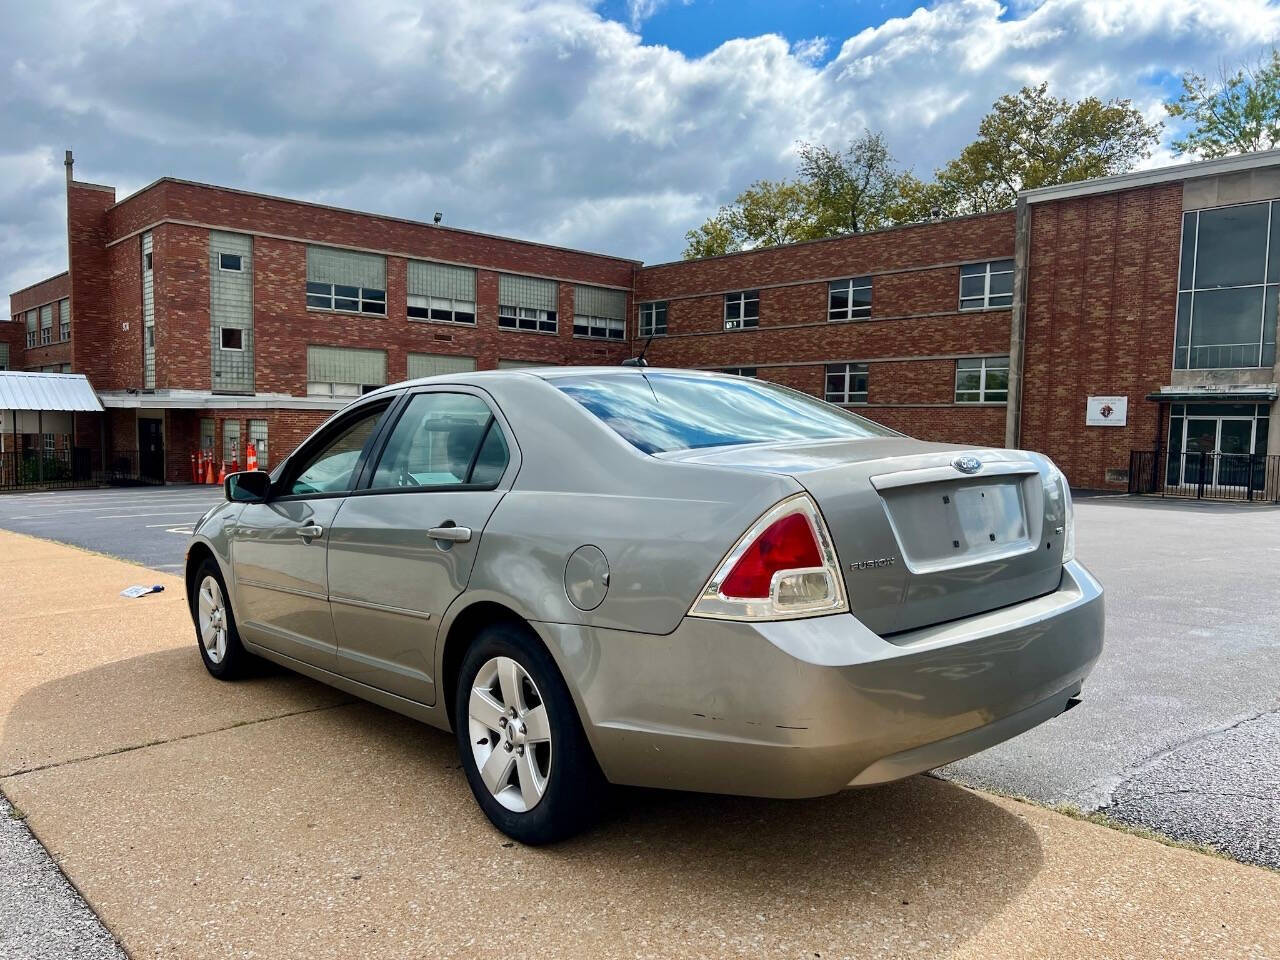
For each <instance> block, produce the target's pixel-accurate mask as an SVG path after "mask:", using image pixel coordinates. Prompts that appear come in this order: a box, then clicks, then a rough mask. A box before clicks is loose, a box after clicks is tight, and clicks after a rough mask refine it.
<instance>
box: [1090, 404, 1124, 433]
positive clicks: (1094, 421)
mask: <svg viewBox="0 0 1280 960" xmlns="http://www.w3.org/2000/svg"><path fill="white" fill-rule="evenodd" d="M1128 418H1129V398H1128V397H1090V398H1089V399H1088V402H1087V403H1086V405H1085V412H1084V425H1085V426H1086V427H1123V426H1124V425H1125V423H1126V422H1127V421H1128Z"/></svg>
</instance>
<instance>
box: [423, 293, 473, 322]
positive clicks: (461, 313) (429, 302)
mask: <svg viewBox="0 0 1280 960" xmlns="http://www.w3.org/2000/svg"><path fill="white" fill-rule="evenodd" d="M408 313H409V316H410V317H411V318H412V319H414V320H440V321H443V322H444V323H469V324H474V323H475V322H476V305H475V302H474V301H472V300H449V299H446V298H444V297H421V296H417V295H415V294H412V293H411V294H409V304H408Z"/></svg>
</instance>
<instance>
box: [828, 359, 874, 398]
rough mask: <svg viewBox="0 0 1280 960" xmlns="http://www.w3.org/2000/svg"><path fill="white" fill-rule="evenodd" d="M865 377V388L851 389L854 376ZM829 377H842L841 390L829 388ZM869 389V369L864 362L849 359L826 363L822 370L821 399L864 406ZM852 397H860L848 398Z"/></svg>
mask: <svg viewBox="0 0 1280 960" xmlns="http://www.w3.org/2000/svg"><path fill="white" fill-rule="evenodd" d="M859 376H861V377H866V378H867V389H866V390H854V389H852V384H853V378H854V377H859ZM831 377H842V378H843V381H844V387H843V389H841V390H836V391H833V390H832V389H831ZM870 391H871V369H870V366H869V365H868V364H866V363H862V362H860V361H857V360H850V361H848V362H846V363H828V364H827V365H826V366H825V367H824V368H823V371H822V399H823V400H826V401H827V403H834V404H837V405H839V406H842V407H844V406H864V405H866V403H867V398H868V397H869V396H870ZM852 397H861V399H850V398H852Z"/></svg>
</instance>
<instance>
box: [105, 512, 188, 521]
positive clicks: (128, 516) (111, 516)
mask: <svg viewBox="0 0 1280 960" xmlns="http://www.w3.org/2000/svg"><path fill="white" fill-rule="evenodd" d="M192 512H193V511H191V510H156V511H153V512H151V513H108V514H104V515H102V516H100V517H94V518H93V519H95V520H133V519H135V518H137V517H189V516H191V514H192Z"/></svg>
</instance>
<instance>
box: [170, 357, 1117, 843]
mask: <svg viewBox="0 0 1280 960" xmlns="http://www.w3.org/2000/svg"><path fill="white" fill-rule="evenodd" d="M226 495H227V502H226V503H223V504H220V505H218V506H217V507H215V508H214V509H212V510H211V511H210V512H209V513H208V514H207V515H206V516H205V517H204V518H203V519H202V520H201V521H200V522H199V523H198V524H197V525H196V528H195V534H194V536H193V538H192V540H191V544H190V547H189V549H188V552H187V563H186V583H187V595H188V598H189V601H190V607H191V614H192V618H193V620H194V622H195V627H196V634H197V637H198V640H199V650H200V655H201V657H202V658H203V659H204V663H205V666H206V667H207V668H208V670H209V672H210V673H212V674H213V675H214V676H215V677H219V678H222V679H231V678H233V677H236V676H240V675H242V674H243V673H244V672H245V671H246V669H248V668H250V667H251V664H252V660H253V659H254V658H255V657H265V658H267V659H269V660H273V661H275V662H277V663H280V664H283V665H284V666H286V667H288V668H290V669H292V670H296V671H298V672H299V673H303V674H306V675H308V676H311V677H314V678H316V679H318V680H321V681H323V682H325V683H329V684H332V685H333V686H335V687H339V688H341V689H343V690H346V691H348V692H350V693H353V694H355V695H357V696H360V697H364V698H366V699H368V700H371V701H373V702H374V703H378V704H381V705H383V706H385V707H388V708H390V709H392V710H396V711H399V712H401V713H404V714H407V715H409V716H412V717H416V718H418V719H420V720H423V721H425V722H426V723H429V724H432V725H434V726H437V727H441V728H445V729H451V730H452V731H453V732H454V734H455V735H456V737H457V741H458V751H459V755H460V757H461V760H462V765H463V768H464V770H465V771H466V775H467V779H468V780H469V781H470V785H471V788H472V790H473V792H474V794H475V797H476V800H477V801H478V802H479V804H480V806H481V808H482V809H483V810H484V812H485V814H486V815H487V816H488V817H489V819H490V820H491V821H492V822H493V823H494V825H495V826H496V827H497V828H498V829H499V830H502V831H503V832H504V833H506V834H508V835H509V836H511V837H513V838H515V839H517V840H520V841H523V842H526V843H545V842H549V841H553V840H556V839H559V838H562V837H565V836H567V835H569V834H571V833H573V832H574V831H576V830H579V829H581V828H582V826H583V825H584V824H586V823H588V822H589V821H590V819H591V816H592V814H593V813H594V812H595V811H597V810H598V809H599V808H600V802H599V801H600V799H601V796H602V791H603V790H604V788H605V786H606V784H608V783H615V784H637V785H644V786H649V787H667V788H672V789H679V790H701V791H712V792H721V793H737V794H749V795H755V796H765V797H810V796H816V795H821V794H827V793H832V792H835V791H837V790H841V789H843V788H845V787H849V786H853V787H861V786H867V785H871V784H877V783H883V782H886V781H889V780H894V779H897V778H900V777H905V776H908V775H910V774H913V773H917V772H919V771H923V770H928V769H931V768H933V767H937V766H940V765H942V764H945V763H948V762H950V761H952V760H956V759H958V758H960V757H963V756H966V755H968V754H971V753H973V752H975V751H978V750H982V749H985V748H986V747H989V746H991V745H993V744H995V743H998V742H1000V741H1002V740H1005V739H1007V738H1009V737H1012V736H1015V735H1017V734H1019V733H1021V732H1023V731H1025V730H1028V729H1030V728H1031V727H1034V726H1036V725H1037V724H1039V723H1041V722H1043V721H1045V720H1048V719H1050V718H1052V717H1054V716H1056V715H1058V714H1059V713H1062V712H1063V711H1064V710H1066V709H1068V708H1070V707H1072V706H1074V705H1075V704H1076V703H1077V702H1078V699H1079V696H1080V692H1081V684H1082V683H1083V681H1084V679H1085V677H1086V676H1087V675H1088V673H1089V671H1090V669H1091V668H1092V666H1093V664H1094V662H1095V661H1096V660H1097V658H1098V656H1099V654H1100V653H1101V651H1102V635H1103V605H1102V589H1101V587H1100V586H1099V585H1098V583H1097V582H1096V581H1095V580H1094V579H1093V577H1091V576H1090V575H1089V573H1088V572H1087V571H1086V570H1085V568H1084V567H1083V566H1081V564H1080V563H1079V562H1078V561H1077V560H1076V559H1075V556H1074V553H1075V548H1074V534H1073V528H1072V507H1071V495H1070V491H1069V489H1068V486H1067V482H1066V480H1065V478H1064V477H1063V475H1062V474H1061V473H1060V472H1059V471H1058V470H1057V469H1056V468H1055V467H1054V465H1053V464H1052V463H1051V462H1050V461H1049V460H1048V459H1047V458H1045V457H1043V456H1040V455H1038V454H1034V453H1025V452H1021V451H1016V450H1001V449H989V448H970V447H957V446H951V445H946V444H940V443H925V442H922V441H918V440H913V439H910V438H908V437H905V436H902V435H901V434H899V433H897V432H895V431H893V430H889V429H887V428H885V427H882V426H879V425H878V424H875V423H873V422H871V421H869V420H866V419H864V418H863V417H859V416H857V415H855V414H853V413H851V412H849V411H847V410H843V409H841V408H838V407H834V406H831V405H829V404H826V403H823V402H821V401H818V400H815V399H814V398H812V397H809V396H807V395H804V394H801V393H797V392H795V391H792V390H788V389H786V388H783V387H780V386H776V385H774V384H769V383H764V382H761V381H757V380H751V379H744V378H739V377H729V376H720V375H714V374H703V373H697V372H692V371H687V370H663V369H654V368H644V367H620V368H585V367H572V368H560V369H543V368H539V369H536V370H533V369H527V370H522V371H493V372H484V373H474V374H464V375H457V376H446V377H435V378H429V379H425V380H418V381H414V382H411V383H402V384H397V385H395V386H392V387H386V388H383V389H381V390H378V391H376V392H374V393H371V394H369V395H367V396H365V397H363V398H361V399H360V400H358V401H356V402H355V403H353V404H351V405H350V406H348V407H347V408H346V409H344V410H342V411H341V412H339V413H337V414H335V415H334V417H333V418H332V419H330V420H329V422H327V423H326V424H324V425H323V426H322V427H321V428H320V429H319V430H317V431H316V432H315V433H314V434H313V435H312V436H311V437H310V438H309V439H308V440H307V441H306V442H304V443H303V444H301V445H300V446H299V447H298V449H297V450H296V451H295V452H294V453H293V454H292V455H291V456H290V457H288V459H286V460H285V461H284V462H282V463H280V464H279V465H278V466H276V468H275V469H274V470H273V471H272V472H271V473H270V475H268V474H267V473H263V472H257V471H254V472H246V473H239V474H234V475H232V476H230V477H228V478H227V481H226Z"/></svg>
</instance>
